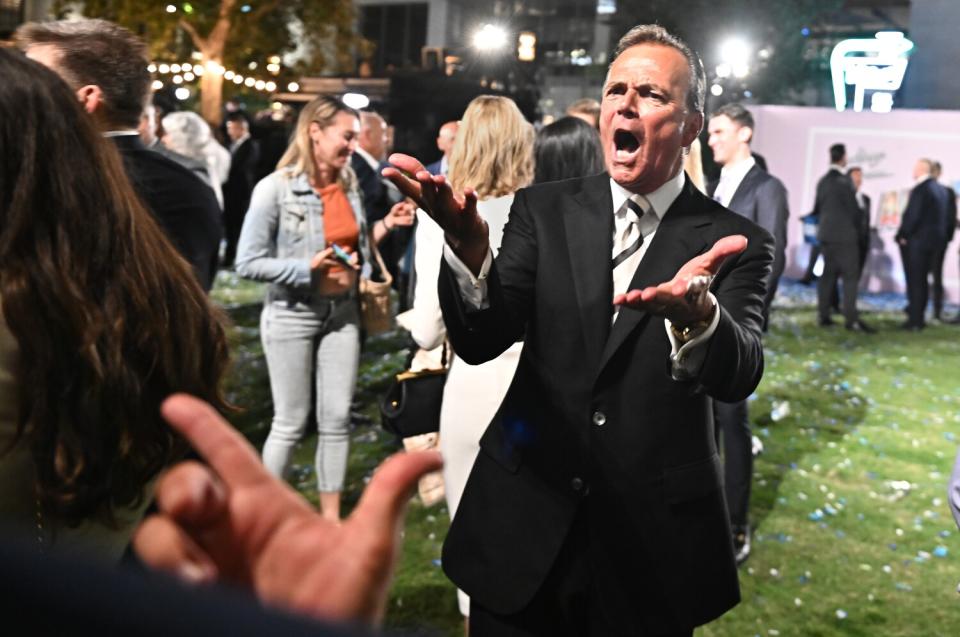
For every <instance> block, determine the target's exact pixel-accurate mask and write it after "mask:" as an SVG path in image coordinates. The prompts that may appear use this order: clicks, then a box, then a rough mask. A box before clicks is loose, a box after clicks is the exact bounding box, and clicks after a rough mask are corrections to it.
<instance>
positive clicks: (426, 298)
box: [401, 95, 534, 617]
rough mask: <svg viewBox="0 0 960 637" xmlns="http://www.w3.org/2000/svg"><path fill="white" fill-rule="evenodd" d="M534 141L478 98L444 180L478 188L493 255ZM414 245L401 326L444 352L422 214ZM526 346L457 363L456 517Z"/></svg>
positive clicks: (451, 442)
mask: <svg viewBox="0 0 960 637" xmlns="http://www.w3.org/2000/svg"><path fill="white" fill-rule="evenodd" d="M533 140H534V131H533V126H531V125H530V123H528V122H527V121H526V120H525V119H524V117H523V114H522V113H521V112H520V109H518V108H517V105H516V104H514V102H513V101H512V100H510V99H509V98H506V97H496V96H491V95H482V96H480V97H478V98H476V99H474V100H473V101H472V102H470V105H469V106H468V107H467V110H466V112H465V113H464V115H463V120H462V121H461V122H460V129H459V131H458V133H457V139H456V142H455V143H454V146H453V150H452V152H451V154H450V162H449V171H448V175H447V177H448V179H449V181H450V183H451V185H452V186H453V190H454V192H462V191H463V189H464V188H473V189H474V190H476V192H477V196H478V198H479V202H478V204H477V210H478V211H479V213H480V216H481V217H483V219H484V221H486V222H487V226H488V228H489V233H490V249H491V250H492V251H493V254H494V256H496V253H497V251H498V250H499V249H500V242H501V240H502V239H503V226H504V225H505V224H506V222H507V215H508V213H509V212H510V205H511V204H512V203H513V194H514V193H515V192H516V191H517V190H519V189H520V188H523V187H524V186H527V185H529V184H530V182H531V181H532V179H533V153H532V150H533ZM415 240H416V253H415V255H416V256H415V261H414V265H415V267H416V277H417V278H416V286H415V290H414V301H413V308H412V309H411V310H410V311H409V312H408V313H407V315H406V316H403V317H402V319H401V323H402V324H403V325H405V326H406V327H408V328H409V329H410V332H411V335H412V336H413V339H414V340H415V341H416V342H417V344H418V345H419V346H420V347H421V348H423V349H425V350H433V349H436V348H439V347H440V346H442V345H443V343H444V342H445V340H446V336H447V332H446V327H445V326H444V324H443V316H442V315H441V313H440V303H439V301H438V299H437V277H438V276H439V271H440V260H441V259H442V258H443V257H442V254H443V243H444V239H443V231H442V230H441V229H440V227H439V226H438V225H437V224H436V223H435V222H434V221H433V220H432V219H431V218H430V217H429V216H428V215H427V214H426V213H424V212H423V211H422V210H418V211H417V230H416V237H415ZM521 347H522V343H515V344H514V345H513V346H511V347H510V348H509V349H508V350H507V351H505V352H504V353H503V354H501V355H500V356H498V357H497V358H496V359H494V360H492V361H489V362H487V363H484V364H482V365H476V366H474V365H468V364H467V363H465V362H463V360H461V359H460V358H458V357H457V356H454V357H453V362H452V364H451V366H450V373H449V375H448V376H447V383H446V386H445V387H444V391H443V407H442V409H441V412H440V451H441V452H442V453H443V458H444V466H443V478H444V488H445V491H446V498H447V506H448V508H449V510H450V517H451V519H452V518H453V516H454V515H455V514H456V511H457V505H458V504H459V502H460V496H461V494H462V493H463V487H464V485H465V484H466V481H467V475H469V473H470V469H471V468H472V467H473V461H474V460H475V459H476V456H477V452H478V451H479V441H480V436H481V435H483V432H484V430H485V429H486V428H487V425H488V424H489V423H490V421H491V420H492V418H493V416H494V414H495V413H496V411H497V409H499V407H500V403H501V402H503V398H504V396H505V395H506V393H507V389H508V388H509V386H510V382H511V381H512V380H513V374H514V372H515V371H516V369H517V363H518V362H519V361H520V349H521ZM457 596H458V601H459V605H460V612H461V613H462V614H463V615H464V617H467V616H469V614H470V611H469V608H470V607H469V598H468V597H467V596H466V595H465V594H464V593H463V591H457Z"/></svg>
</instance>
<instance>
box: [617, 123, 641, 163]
mask: <svg viewBox="0 0 960 637" xmlns="http://www.w3.org/2000/svg"><path fill="white" fill-rule="evenodd" d="M613 145H614V147H615V148H616V150H617V155H618V156H624V157H626V156H629V155H632V154H633V153H635V152H636V151H637V149H638V148H640V140H638V139H637V137H636V135H634V134H633V133H631V132H630V131H628V130H624V129H620V130H617V131H615V132H614V133H613Z"/></svg>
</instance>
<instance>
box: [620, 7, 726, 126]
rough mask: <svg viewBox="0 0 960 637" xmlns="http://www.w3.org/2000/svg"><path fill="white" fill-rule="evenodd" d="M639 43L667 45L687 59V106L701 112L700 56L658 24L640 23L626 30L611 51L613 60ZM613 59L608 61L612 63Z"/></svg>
mask: <svg viewBox="0 0 960 637" xmlns="http://www.w3.org/2000/svg"><path fill="white" fill-rule="evenodd" d="M641 44H659V45H662V46H669V47H671V48H674V49H676V50H677V51H679V52H680V53H681V54H682V55H683V57H684V58H686V60H687V66H688V67H689V68H690V85H689V86H688V87H687V108H688V109H690V111H692V112H697V113H702V112H703V105H704V102H705V100H706V92H707V75H706V73H705V72H704V70H703V62H702V61H701V60H700V56H699V55H697V54H696V52H695V51H694V50H693V49H691V48H690V46H689V45H688V44H687V43H686V42H684V41H683V40H681V39H680V38H678V37H677V36H675V35H673V34H672V33H670V32H669V31H667V30H666V29H664V28H663V27H662V26H660V25H659V24H641V25H638V26H635V27H633V28H632V29H630V30H629V31H627V32H626V33H625V34H624V36H623V37H622V38H620V41H619V42H618V43H617V48H616V49H615V50H614V52H613V60H616V59H617V58H618V57H620V54H621V53H623V52H624V51H626V50H627V49H629V48H631V47H634V46H639V45H641ZM613 60H611V61H610V63H611V64H612V63H613Z"/></svg>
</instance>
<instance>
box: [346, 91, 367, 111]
mask: <svg viewBox="0 0 960 637" xmlns="http://www.w3.org/2000/svg"><path fill="white" fill-rule="evenodd" d="M343 103H344V104H346V105H347V106H349V107H350V108H355V109H357V110H360V109H361V108H366V107H368V106H370V98H369V97H367V96H366V95H364V94H363V93H344V94H343Z"/></svg>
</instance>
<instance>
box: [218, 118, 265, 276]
mask: <svg viewBox="0 0 960 637" xmlns="http://www.w3.org/2000/svg"><path fill="white" fill-rule="evenodd" d="M259 165H260V144H259V142H257V140H255V139H253V138H252V137H248V138H247V139H246V140H244V142H243V143H242V144H240V145H239V146H237V147H236V148H234V149H233V150H231V151H230V174H229V176H228V177H227V181H226V182H225V183H224V184H223V225H224V230H225V234H226V239H227V247H226V251H225V252H224V256H223V264H224V265H225V266H229V265H232V264H233V260H234V258H235V257H236V256H237V241H238V240H239V238H240V230H241V229H242V228H243V219H244V217H245V216H246V214H247V208H249V207H250V193H252V192H253V187H254V186H256V185H257V181H258V179H257V175H258V172H259Z"/></svg>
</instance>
